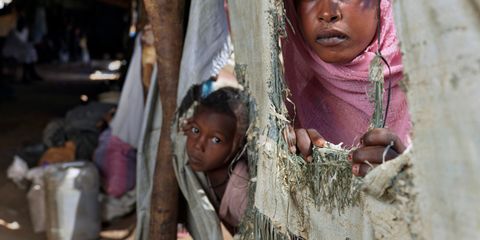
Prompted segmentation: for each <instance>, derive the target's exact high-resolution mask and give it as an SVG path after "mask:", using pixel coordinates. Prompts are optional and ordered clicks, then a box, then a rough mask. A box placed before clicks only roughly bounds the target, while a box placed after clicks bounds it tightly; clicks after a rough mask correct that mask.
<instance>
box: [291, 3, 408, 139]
mask: <svg viewBox="0 0 480 240" xmlns="http://www.w3.org/2000/svg"><path fill="white" fill-rule="evenodd" d="M285 7H286V12H287V17H288V19H289V23H287V27H286V28H287V34H288V35H287V38H286V39H284V40H283V43H282V44H283V56H284V63H285V77H286V81H287V85H288V87H289V88H290V90H291V92H292V101H293V102H294V104H295V110H296V114H295V127H297V128H298V127H302V128H314V129H316V130H317V131H318V132H319V133H320V134H321V135H322V136H323V137H325V139H326V140H327V141H329V142H332V143H340V142H343V143H344V144H345V145H347V146H352V145H354V144H356V143H358V141H359V140H360V137H361V136H362V135H363V134H364V133H365V132H366V131H367V129H368V126H369V124H370V120H371V117H372V113H373V104H372V103H370V102H369V97H368V91H369V89H370V87H371V85H370V82H369V80H368V68H369V66H370V61H371V60H372V59H373V58H374V57H375V52H376V51H377V50H378V47H379V46H378V44H377V41H374V42H373V43H372V44H371V45H370V46H368V47H367V49H365V50H364V52H363V53H361V54H360V55H359V56H358V57H356V58H355V59H354V60H352V62H350V63H347V64H342V65H339V64H330V63H326V62H324V61H322V60H321V59H320V58H319V57H318V56H317V55H316V54H315V52H314V51H313V50H311V49H310V47H309V46H308V45H307V43H306V42H305V40H304V39H303V37H302V34H301V30H300V26H299V23H298V21H297V14H296V11H295V5H294V0H285ZM381 23H382V27H381V43H380V50H381V52H382V55H383V56H384V57H385V59H386V60H387V62H388V63H389V65H390V67H391V74H390V73H389V71H388V68H387V67H385V70H384V73H385V88H386V90H387V88H388V81H391V84H392V89H391V101H390V109H389V112H388V118H387V123H386V127H387V128H389V129H391V130H392V131H393V132H395V133H396V134H398V135H399V137H400V138H401V139H402V141H403V142H404V143H405V144H407V139H408V134H409V131H410V128H411V123H410V116H409V113H408V106H407V101H406V97H405V94H404V92H403V91H402V90H401V89H400V86H399V84H398V83H399V81H400V80H401V79H402V77H403V75H402V71H403V66H402V59H401V53H400V49H399V45H398V39H397V37H396V33H395V26H394V22H393V13H392V5H391V1H390V0H383V1H382V3H381ZM292 27H293V28H294V30H293V29H292ZM386 95H387V94H385V101H384V102H385V103H386V100H387V96H386ZM287 105H288V103H287ZM290 109H293V108H290ZM292 116H293V115H292Z"/></svg>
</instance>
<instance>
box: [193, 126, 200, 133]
mask: <svg viewBox="0 0 480 240" xmlns="http://www.w3.org/2000/svg"><path fill="white" fill-rule="evenodd" d="M199 132H200V129H198V128H196V127H192V133H195V134H197V133H199Z"/></svg>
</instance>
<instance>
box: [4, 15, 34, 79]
mask: <svg viewBox="0 0 480 240" xmlns="http://www.w3.org/2000/svg"><path fill="white" fill-rule="evenodd" d="M17 16H18V18H17V26H16V27H15V28H14V29H13V30H12V31H10V33H9V35H8V36H7V38H6V39H5V43H4V46H3V49H2V55H3V57H4V58H11V59H14V60H15V61H16V62H17V63H18V64H22V65H23V74H22V82H23V83H30V82H32V81H36V80H41V78H40V76H38V74H37V72H36V71H35V66H34V64H35V62H37V60H38V55H37V51H36V50H35V47H34V46H33V44H32V43H31V42H29V34H30V31H29V28H28V26H27V23H26V19H25V14H24V12H22V11H19V12H17Z"/></svg>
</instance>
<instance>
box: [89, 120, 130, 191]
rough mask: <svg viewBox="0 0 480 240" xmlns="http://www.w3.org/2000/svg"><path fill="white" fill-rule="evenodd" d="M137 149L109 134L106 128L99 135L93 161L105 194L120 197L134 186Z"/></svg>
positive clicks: (109, 131)
mask: <svg viewBox="0 0 480 240" xmlns="http://www.w3.org/2000/svg"><path fill="white" fill-rule="evenodd" d="M136 155H137V151H136V150H135V149H134V148H133V147H132V146H130V144H128V143H126V142H124V141H122V140H121V139H120V138H118V137H116V136H112V135H111V130H110V129H107V130H105V131H104V132H102V134H101V135H100V138H99V144H98V147H97V149H96V150H95V154H94V162H95V164H96V165H97V167H98V168H99V170H100V176H101V182H102V186H103V189H104V190H105V192H106V193H107V195H109V196H112V197H117V198H118V197H121V196H122V195H124V194H125V193H126V192H128V191H130V190H132V189H133V188H134V187H135V180H136V178H135V176H136V162H137V156H136Z"/></svg>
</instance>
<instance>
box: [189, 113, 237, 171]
mask: <svg viewBox="0 0 480 240" xmlns="http://www.w3.org/2000/svg"><path fill="white" fill-rule="evenodd" d="M235 131H236V119H235V118H234V117H232V116H229V115H227V114H222V113H218V112H215V111H212V110H210V109H209V108H206V107H202V106H201V105H200V106H198V108H197V111H196V112H195V115H194V116H193V118H192V123H191V128H190V130H189V131H188V132H187V154H188V157H189V160H188V163H189V165H190V167H191V168H192V170H194V171H202V172H208V171H212V170H216V169H219V168H222V167H226V166H228V164H229V161H230V157H231V156H230V155H231V153H232V149H233V142H234V138H235Z"/></svg>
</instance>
